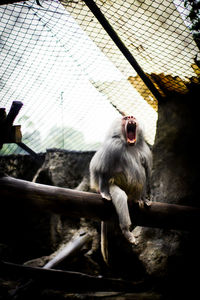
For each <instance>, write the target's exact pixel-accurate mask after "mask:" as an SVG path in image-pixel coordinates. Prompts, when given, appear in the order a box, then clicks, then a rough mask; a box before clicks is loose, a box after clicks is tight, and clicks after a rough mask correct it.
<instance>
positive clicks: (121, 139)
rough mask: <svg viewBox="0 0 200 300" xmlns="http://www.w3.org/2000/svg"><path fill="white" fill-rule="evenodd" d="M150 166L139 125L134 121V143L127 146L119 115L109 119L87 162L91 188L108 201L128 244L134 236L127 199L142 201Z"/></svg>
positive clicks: (149, 152) (148, 154)
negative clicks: (114, 211)
mask: <svg viewBox="0 0 200 300" xmlns="http://www.w3.org/2000/svg"><path fill="white" fill-rule="evenodd" d="M151 166H152V156H151V151H150V149H149V147H148V145H147V144H146V142H145V140H144V136H143V130H142V128H141V127H140V125H139V124H137V131H136V143H135V145H133V146H130V145H128V144H127V142H126V138H125V136H124V135H123V133H122V119H121V118H119V119H117V120H115V121H114V122H113V124H112V126H111V128H110V130H109V132H108V134H107V136H106V139H105V142H104V143H103V145H102V147H101V148H100V149H99V150H98V151H97V152H96V153H95V155H94V156H93V158H92V160H91V162H90V186H91V188H92V189H93V190H96V191H98V192H100V193H101V195H102V197H103V198H105V199H107V200H112V202H113V205H114V206H115V209H116V212H117V214H118V217H119V225H120V228H121V230H122V233H123V234H124V236H125V237H126V238H127V240H128V241H129V242H131V243H134V241H135V239H134V236H133V235H132V233H131V232H130V226H131V220H130V216H129V210H128V203H127V201H128V199H129V200H132V201H140V200H145V196H146V192H147V190H148V189H149V177H150V173H151ZM104 227H105V226H104ZM102 228H103V227H102ZM104 230H105V228H104ZM104 240H105V237H104ZM105 251H106V250H105Z"/></svg>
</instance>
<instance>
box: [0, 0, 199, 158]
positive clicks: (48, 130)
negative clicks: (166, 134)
mask: <svg viewBox="0 0 200 300" xmlns="http://www.w3.org/2000/svg"><path fill="white" fill-rule="evenodd" d="M183 2H184V1H181V0H179V1H178V0H176V1H172V0H165V1H149V0H140V1H139V0H137V1H136V0H135V1H131V0H124V1H123V0H117V1H102V0H97V1H95V3H96V4H97V5H98V7H99V8H100V10H101V11H102V13H103V15H104V16H105V18H106V19H107V20H108V22H109V23H110V25H111V26H112V28H113V29H114V31H115V32H116V33H117V34H118V36H119V37H120V39H121V40H122V42H123V43H124V45H125V47H127V49H128V50H129V51H130V52H131V54H132V55H133V56H134V57H135V59H136V60H137V62H138V63H139V65H140V66H141V68H142V69H143V70H144V73H145V74H146V76H147V77H148V78H150V79H151V81H152V82H153V84H154V85H155V87H156V88H157V90H158V91H159V93H160V94H161V95H162V96H163V97H165V96H166V95H167V94H168V93H171V92H179V93H186V92H187V91H188V84H189V83H190V82H193V83H198V78H199V77H198V76H199V71H200V70H199V67H198V66H197V64H195V61H194V59H195V58H196V57H197V55H198V52H199V49H198V46H197V43H196V42H195V40H194V38H193V33H192V32H191V30H190V24H189V21H188V19H187V15H188V11H187V10H186V8H185V7H184V5H183ZM86 3H87V1H81V0H80V1H79V0H77V1H76V0H74V1H73V0H72V1H71V0H66V1H61V2H59V1H57V0H43V1H42V0H40V1H39V2H38V1H33V0H32V1H24V2H18V3H14V4H7V5H1V6H0V20H1V22H0V45H1V56H0V64H1V68H0V107H5V108H6V110H9V107H10V106H11V103H12V101H14V100H18V101H21V102H23V107H22V109H21V111H20V113H19V115H18V117H17V119H16V121H15V123H16V124H21V126H22V133H23V142H24V143H25V144H27V145H28V146H29V147H30V148H32V149H33V150H34V151H35V152H43V151H45V150H46V149H47V148H62V149H67V150H81V151H85V150H96V149H97V148H98V147H99V144H100V143H101V142H102V140H103V138H104V135H105V132H106V129H107V128H108V126H109V125H110V123H111V122H112V120H113V119H114V118H116V117H117V116H119V115H120V114H126V115H134V116H135V117H136V118H137V119H139V120H140V121H141V122H142V123H143V125H144V128H145V136H146V139H147V141H148V142H149V143H150V144H153V142H154V137H155V131H156V121H157V111H156V109H157V101H156V98H155V96H154V95H153V94H152V93H151V91H150V90H149V89H148V88H147V86H146V85H145V84H144V82H143V81H142V80H141V78H140V77H139V76H138V74H137V73H136V71H135V70H134V68H133V67H132V66H131V65H130V63H129V62H128V60H127V59H126V58H125V56H124V55H123V54H122V52H121V51H120V50H119V48H118V47H117V46H116V44H115V43H114V42H113V40H112V39H111V37H110V36H109V34H108V33H107V32H106V31H105V30H104V28H103V27H102V25H101V24H100V23H99V21H98V20H97V19H96V17H95V16H94V14H93V13H92V12H91V11H90V9H89V8H88V6H87V5H86ZM22 151H23V150H20V148H19V147H18V146H17V145H14V144H10V145H7V144H6V145H4V146H3V148H2V149H1V151H0V154H8V153H20V152H22Z"/></svg>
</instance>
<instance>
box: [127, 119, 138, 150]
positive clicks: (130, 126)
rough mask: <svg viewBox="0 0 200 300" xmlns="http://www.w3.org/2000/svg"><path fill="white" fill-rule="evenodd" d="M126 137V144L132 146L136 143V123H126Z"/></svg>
mask: <svg viewBox="0 0 200 300" xmlns="http://www.w3.org/2000/svg"><path fill="white" fill-rule="evenodd" d="M126 137H127V143H128V144H130V145H134V144H135V142H136V123H135V122H133V121H128V123H127V126H126Z"/></svg>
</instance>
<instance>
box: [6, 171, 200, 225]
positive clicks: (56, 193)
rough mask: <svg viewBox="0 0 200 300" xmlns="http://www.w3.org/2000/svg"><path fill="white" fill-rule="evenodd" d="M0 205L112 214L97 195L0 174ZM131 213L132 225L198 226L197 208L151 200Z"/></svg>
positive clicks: (107, 203) (104, 217)
mask: <svg viewBox="0 0 200 300" xmlns="http://www.w3.org/2000/svg"><path fill="white" fill-rule="evenodd" d="M0 201H1V202H0V205H1V207H3V203H4V202H5V201H6V203H9V205H10V207H12V203H16V201H18V202H19V205H20V204H24V203H25V202H28V203H30V204H31V205H33V207H36V208H38V209H40V210H47V211H50V212H53V213H58V214H61V215H65V216H75V217H86V218H92V219H96V220H108V219H109V218H111V217H112V216H115V213H114V208H113V206H112V203H111V202H110V201H106V200H104V199H102V198H101V196H100V195H99V194H95V193H89V192H81V191H76V190H71V189H66V188H60V187H55V186H49V185H44V184H38V183H33V182H28V181H25V180H20V179H15V178H12V177H9V176H1V177H0ZM130 214H131V217H132V221H133V223H134V224H135V225H140V226H148V227H158V228H170V229H184V230H191V229H192V230H194V229H196V228H198V227H199V225H200V208H196V207H190V206H182V205H176V204H167V203H159V202H152V204H151V206H150V207H146V206H144V207H139V206H138V205H132V206H131V207H130Z"/></svg>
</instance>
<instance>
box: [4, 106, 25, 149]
mask: <svg viewBox="0 0 200 300" xmlns="http://www.w3.org/2000/svg"><path fill="white" fill-rule="evenodd" d="M22 106H23V103H22V102H21V101H13V103H12V105H11V108H10V110H9V112H8V115H7V116H6V111H5V108H1V109H0V149H1V148H2V145H3V144H4V143H20V142H21V139H22V134H21V126H20V125H16V126H13V122H14V120H15V118H16V116H17V115H18V113H19V111H20V109H21V108H22Z"/></svg>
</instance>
